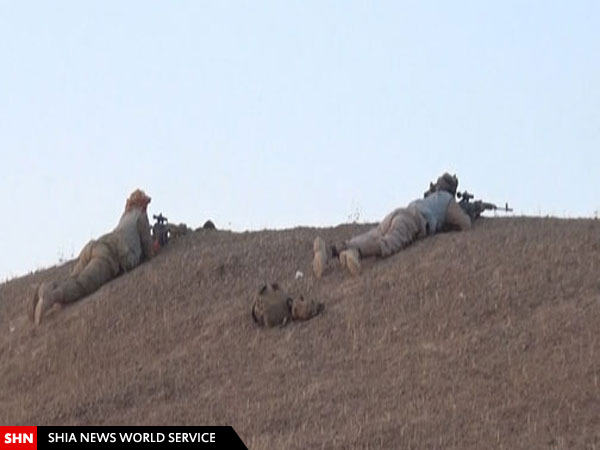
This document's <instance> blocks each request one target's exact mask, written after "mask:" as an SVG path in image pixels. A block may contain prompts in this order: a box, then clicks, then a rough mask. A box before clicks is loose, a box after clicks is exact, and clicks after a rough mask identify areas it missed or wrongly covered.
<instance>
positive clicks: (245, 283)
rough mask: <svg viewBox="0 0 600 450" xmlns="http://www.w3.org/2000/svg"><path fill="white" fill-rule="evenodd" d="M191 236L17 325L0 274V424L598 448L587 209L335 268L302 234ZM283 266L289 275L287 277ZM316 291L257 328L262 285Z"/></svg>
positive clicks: (20, 311) (594, 259) (271, 445)
mask: <svg viewBox="0 0 600 450" xmlns="http://www.w3.org/2000/svg"><path fill="white" fill-rule="evenodd" d="M365 229H367V226H365V225H344V226H340V227H337V228H332V229H311V228H296V229H292V230H285V231H261V232H252V233H231V232H227V231H197V232H195V233H192V234H191V235H187V236H184V237H183V238H181V239H179V240H177V241H174V242H173V243H172V244H171V245H170V246H169V247H168V248H166V249H165V250H164V251H163V252H162V253H161V254H159V255H158V256H157V257H156V258H154V259H153V260H152V261H150V262H148V263H146V264H143V265H142V266H140V267H139V268H137V269H136V270H134V271H132V272H131V273H129V274H127V275H125V276H122V277H120V278H118V279H116V280H114V281H113V282H111V283H109V284H107V285H105V286H104V287H102V288H101V289H100V290H99V291H98V292H96V293H95V294H93V295H91V296H90V297H88V298H87V299H85V300H83V301H81V302H78V303H75V304H73V305H72V306H69V307H65V308H62V309H58V308H56V309H54V310H52V311H51V312H50V313H49V314H48V315H47V316H46V317H45V321H44V322H43V323H42V324H41V325H40V326H39V327H37V328H35V327H33V326H32V325H31V324H30V323H29V322H28V319H27V316H26V297H27V292H28V290H29V288H30V285H31V284H33V283H36V282H40V281H41V280H45V279H49V278H52V277H59V276H62V275H65V274H66V273H67V272H68V270H69V264H66V265H63V266H60V267H57V268H53V269H49V270H46V271H42V272H37V273H34V274H32V275H30V276H27V277H23V278H19V279H14V280H11V281H9V282H7V283H4V284H2V285H0V423H1V424H4V425H9V424H11V425H12V424H15V425H19V424H37V425H54V424H65V425H66V424H75V425H83V424H97V425H108V424H121V425H133V424H140V425H152V424H194V425H232V426H233V427H234V428H235V430H236V431H237V432H238V434H239V435H240V437H241V438H242V440H243V441H244V442H245V443H246V445H248V446H249V448H251V449H257V450H260V449H265V450H266V449H276V448H278V449H309V448H315V449H350V448H360V449H400V448H407V449H440V448H443V449H453V448H456V449H484V448H504V449H515V448H522V449H600V332H599V325H600V221H597V220H559V219H547V218H506V219H501V218H494V219H483V220H481V221H480V222H479V223H477V225H476V227H475V228H474V229H473V230H472V231H470V232H467V233H448V234H440V235H437V236H434V237H432V238H429V239H426V240H422V241H420V242H417V243H416V244H414V245H413V246H411V247H410V248H408V249H407V250H405V251H403V252H401V253H400V254H398V255H395V256H393V257H391V258H388V259H385V260H380V261H368V262H366V263H365V264H364V266H363V273H362V275H361V276H360V277H358V278H352V277H350V276H349V275H347V274H346V273H344V272H343V271H341V270H340V269H339V266H338V267H334V270H333V271H332V272H331V273H329V274H327V275H326V276H325V277H324V278H323V279H322V280H316V279H314V277H313V276H312V274H311V270H310V266H311V258H312V241H313V239H314V237H315V236H316V235H317V234H320V235H322V236H324V237H325V238H326V239H328V240H332V239H334V238H335V239H343V238H346V237H349V236H351V235H353V234H355V233H356V232H358V231H362V230H365ZM297 270H301V271H302V272H304V274H305V276H304V278H302V279H300V280H298V281H296V280H295V279H294V274H295V273H296V271H297ZM267 280H269V281H278V282H279V283H280V284H281V285H282V286H283V287H285V288H286V289H288V290H289V291H291V292H292V293H302V294H304V295H305V296H312V297H314V298H316V299H318V300H320V301H322V302H324V303H325V305H326V307H325V311H324V312H323V314H322V315H320V316H318V317H316V318H314V319H313V320H310V321H308V322H301V323H292V324H290V325H288V326H287V327H285V328H275V329H270V330H262V329H257V328H256V327H255V324H254V323H253V322H252V320H251V316H250V299H251V297H252V295H253V293H254V292H255V291H256V290H257V288H258V287H259V286H260V284H261V283H262V282H263V281H267Z"/></svg>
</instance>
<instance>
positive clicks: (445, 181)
mask: <svg viewBox="0 0 600 450" xmlns="http://www.w3.org/2000/svg"><path fill="white" fill-rule="evenodd" d="M435 187H436V190H438V191H446V192H449V193H451V194H452V195H456V190H457V189H458V178H456V175H450V174H449V173H448V172H444V173H443V174H442V175H440V176H439V177H438V179H437V181H436V182H435Z"/></svg>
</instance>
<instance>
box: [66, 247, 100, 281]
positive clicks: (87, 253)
mask: <svg viewBox="0 0 600 450" xmlns="http://www.w3.org/2000/svg"><path fill="white" fill-rule="evenodd" d="M94 243H95V241H90V242H88V243H87V244H86V245H85V247H83V248H82V249H81V252H79V257H78V258H77V262H76V263H75V265H74V266H73V268H72V269H71V276H76V275H77V274H79V273H80V272H81V271H82V270H83V269H84V268H85V266H87V265H88V263H89V262H90V260H91V259H92V250H93V248H94Z"/></svg>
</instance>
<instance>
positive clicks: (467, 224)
mask: <svg viewBox="0 0 600 450" xmlns="http://www.w3.org/2000/svg"><path fill="white" fill-rule="evenodd" d="M446 225H448V226H449V227H450V228H451V229H454V230H460V231H466V230H470V229H471V219H470V217H469V215H468V214H467V213H465V212H464V211H463V210H462V208H461V207H460V205H459V204H458V203H456V202H455V201H454V200H452V201H451V202H450V204H449V205H448V211H447V212H446Z"/></svg>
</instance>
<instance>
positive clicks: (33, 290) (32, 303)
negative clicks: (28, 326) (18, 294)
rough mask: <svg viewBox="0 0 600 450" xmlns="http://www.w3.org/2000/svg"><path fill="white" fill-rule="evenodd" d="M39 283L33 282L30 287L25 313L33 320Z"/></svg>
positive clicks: (38, 298)
mask: <svg viewBox="0 0 600 450" xmlns="http://www.w3.org/2000/svg"><path fill="white" fill-rule="evenodd" d="M39 290H40V285H39V284H35V285H33V286H32V287H31V292H30V293H29V297H30V300H29V305H28V309H27V315H28V316H29V319H30V320H31V321H32V322H33V321H34V320H35V308H36V307H37V304H38V302H39V301H40V296H39Z"/></svg>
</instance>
